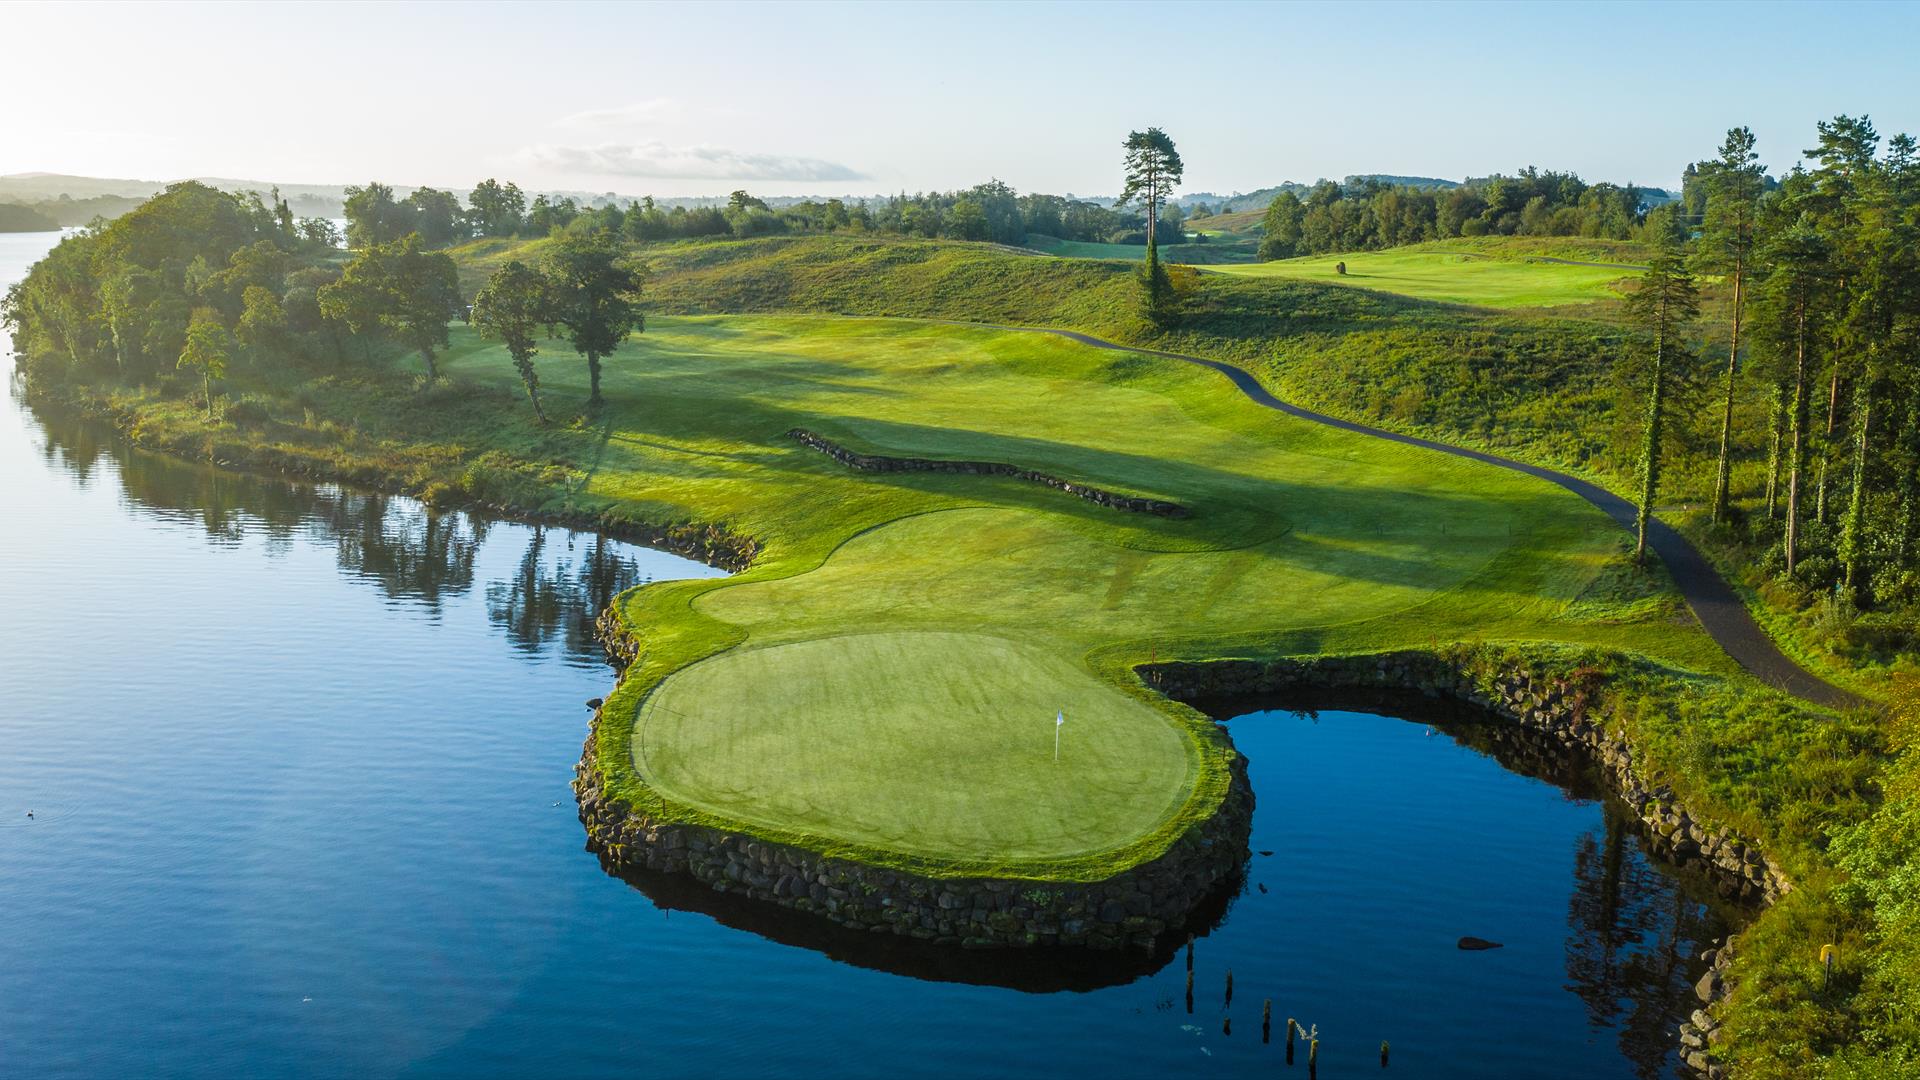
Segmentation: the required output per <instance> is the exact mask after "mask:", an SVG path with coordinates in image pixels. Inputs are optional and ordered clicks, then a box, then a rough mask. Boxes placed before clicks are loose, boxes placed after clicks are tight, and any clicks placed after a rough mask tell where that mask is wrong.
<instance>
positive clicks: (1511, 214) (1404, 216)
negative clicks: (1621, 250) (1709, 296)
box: [1260, 167, 1685, 259]
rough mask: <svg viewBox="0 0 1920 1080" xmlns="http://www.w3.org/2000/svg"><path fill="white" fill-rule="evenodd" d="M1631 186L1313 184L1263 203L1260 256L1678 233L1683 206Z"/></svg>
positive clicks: (1523, 174)
mask: <svg viewBox="0 0 1920 1080" xmlns="http://www.w3.org/2000/svg"><path fill="white" fill-rule="evenodd" d="M1646 201H1647V200H1646V193H1645V192H1643V191H1642V190H1641V189H1640V188H1637V187H1635V186H1633V185H1631V184H1628V185H1625V186H1621V185H1616V184H1609V183H1599V184H1588V183H1587V182H1586V181H1584V180H1581V179H1580V178H1579V177H1578V176H1576V175H1574V174H1573V173H1563V172H1553V171H1551V170H1546V171H1543V170H1540V169H1536V168H1532V167H1528V168H1525V169H1522V170H1520V171H1519V173H1517V174H1516V175H1513V176H1500V175H1495V176H1490V177H1485V178H1482V179H1476V180H1469V181H1467V182H1466V183H1464V184H1462V185H1460V186H1458V187H1451V188H1435V187H1432V186H1430V185H1420V186H1415V185H1408V184H1395V183H1389V182H1385V181H1382V180H1379V179H1375V178H1371V177H1367V178H1360V179H1357V180H1355V181H1353V182H1351V183H1346V184H1340V183H1335V182H1334V181H1331V180H1322V181H1320V182H1319V183H1318V184H1316V185H1314V187H1313V189H1312V190H1310V191H1308V192H1307V194H1306V197H1305V198H1302V197H1301V196H1299V195H1296V194H1295V193H1293V192H1291V191H1282V192H1281V193H1280V194H1278V195H1276V196H1274V199H1273V202H1272V203H1271V204H1269V205H1268V207H1267V213H1266V217H1265V219H1264V220H1263V223H1262V224H1263V235H1262V237H1261V241H1260V257H1261V258H1262V259H1290V258H1293V257H1294V256H1297V255H1324V254H1328V253H1331V252H1336V251H1367V250H1374V249H1378V248H1388V247H1396V246H1399V245H1401V244H1418V243H1423V242H1425V241H1429V240H1446V239H1451V238H1453V237H1458V236H1578V237H1584V238H1587V239H1611V240H1630V239H1647V240H1651V241H1654V242H1663V241H1668V240H1675V239H1678V238H1680V237H1681V236H1682V235H1683V234H1684V231H1685V230H1684V226H1685V220H1684V208H1683V207H1673V206H1672V205H1671V204H1667V203H1662V204H1660V205H1658V206H1655V207H1652V208H1651V209H1648V208H1647V207H1646V206H1645V205H1644V204H1645V202H1646Z"/></svg>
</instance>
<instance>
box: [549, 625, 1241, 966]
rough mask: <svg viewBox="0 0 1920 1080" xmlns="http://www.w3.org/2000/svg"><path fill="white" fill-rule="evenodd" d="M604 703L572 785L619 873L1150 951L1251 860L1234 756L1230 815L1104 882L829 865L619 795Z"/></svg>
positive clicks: (612, 630)
mask: <svg viewBox="0 0 1920 1080" xmlns="http://www.w3.org/2000/svg"><path fill="white" fill-rule="evenodd" d="M610 616H611V613H609V615H607V616H602V619H601V621H600V623H599V627H600V630H601V634H602V639H603V641H604V642H605V644H606V646H607V653H608V655H609V656H610V657H612V658H613V659H614V662H615V663H616V664H619V665H622V672H621V674H622V676H623V677H624V675H625V667H624V665H625V664H627V663H628V662H630V661H631V660H632V659H633V657H634V656H635V655H637V653H638V650H639V646H638V643H637V641H636V640H635V639H634V637H633V635H632V634H630V633H628V632H627V631H626V629H625V628H624V627H623V626H621V625H620V622H619V619H618V618H617V616H612V617H610ZM605 709H606V705H605V704H604V703H601V704H599V705H596V707H595V709H594V714H593V723H592V725H591V727H590V729H589V730H588V732H587V741H586V745H585V747H584V748H583V750H582V752H581V758H580V763H579V765H578V766H576V767H575V769H574V781H573V790H574V794H575V796H576V797H577V798H578V799H579V804H580V821H581V823H582V824H583V825H584V826H585V827H586V831H587V846H588V847H589V848H590V849H592V850H593V851H595V852H596V853H598V854H599V855H600V856H601V857H602V859H604V860H605V861H606V863H607V864H608V865H609V866H610V867H612V868H614V869H615V870H647V871H656V872H666V873H676V874H685V875H688V876H690V877H692V878H694V879H695V880H697V881H701V882H704V883H706V884H707V885H709V886H710V887H711V888H713V889H714V890H715V891H716V892H729V893H736V894H740V895H744V896H748V897H751V898H753V899H756V900H763V901H766V902H768V903H771V904H778V905H780V906H782V907H787V908H792V909H794V910H796V911H804V912H808V913H810V914H813V915H817V916H820V917H822V918H825V919H828V920H831V921H833V922H836V923H839V924H841V925H842V926H847V927H852V928H855V929H860V930H866V931H870V932H873V933H892V934H898V935H901V936H904V937H910V938H915V939H918V940H921V941H930V942H933V943H935V944H938V945H955V946H960V947H964V948H1024V947H1035V946H1072V947H1083V948H1091V949H1121V948H1143V949H1152V948H1154V947H1156V946H1159V945H1164V944H1165V939H1166V936H1167V935H1168V934H1183V933H1185V932H1186V931H1187V929H1188V928H1189V927H1188V923H1189V920H1190V917H1191V916H1192V914H1193V913H1194V912H1195V911H1196V910H1198V909H1200V908H1201V907H1202V906H1203V905H1204V904H1205V902H1206V901H1207V900H1209V899H1210V898H1212V897H1214V896H1216V895H1217V894H1219V893H1220V892H1221V891H1223V890H1227V891H1232V890H1234V889H1236V888H1237V885H1238V882H1239V881H1240V880H1241V875H1242V874H1243V873H1244V869H1245V866H1246V863H1247V859H1248V857H1249V856H1250V855H1251V852H1250V851H1249V850H1248V848H1247V840H1248V837H1249V835H1250V834H1251V832H1252V828H1253V788H1252V785H1251V784H1250V783H1249V782H1248V780H1247V766H1246V760H1245V759H1244V758H1239V759H1236V760H1235V762H1234V764H1233V776H1232V780H1231V782H1230V783H1229V785H1228V790H1227V794H1226V797H1225V799H1224V800H1223V802H1222V804H1221V806H1220V809H1219V810H1218V812H1216V813H1215V814H1214V815H1213V816H1211V817H1209V818H1208V819H1207V820H1206V821H1205V822H1204V823H1202V824H1200V825H1198V826H1196V827H1195V828H1193V829H1191V830H1189V831H1188V832H1187V833H1186V834H1185V835H1183V836H1181V837H1180V838H1179V839H1177V840H1175V841H1174V842H1173V844H1172V845H1171V846H1170V847H1168V849H1167V850H1166V852H1165V853H1163V854H1162V855H1160V857H1158V858H1156V859H1154V860H1152V861H1151V862H1147V863H1143V864H1141V865H1139V866H1137V867H1134V868H1133V869H1131V870H1128V871H1125V872H1124V873H1120V874H1116V875H1114V876H1113V877H1111V878H1107V879H1105V880H1103V881H1092V882H1078V881H1039V880H1029V879H1019V878H991V877H971V878H945V877H931V876H925V875H920V874H914V873H910V872H907V871H904V870H891V869H883V868H880V867H875V866H868V865H865V864H862V863H858V862H853V861H849V860H846V859H837V858H831V857H828V856H824V855H821V854H819V853H817V852H813V851H809V850H806V849H804V848H800V847H795V846H792V845H789V844H778V843H773V842H770V841H766V840H761V839H759V838H757V837H754V836H752V835H749V834H746V833H742V832H737V831H731V830H726V829H718V828H713V827H710V826H706V825H698V824H688V823H684V822H673V821H659V820H655V819H652V818H650V817H648V816H647V815H646V814H645V813H643V812H641V811H639V810H636V809H634V808H633V807H631V806H629V805H627V804H625V803H623V802H622V801H620V800H618V799H614V798H610V797H608V796H607V794H606V792H605V790H604V774H603V773H602V772H601V769H600V765H599V760H598V754H599V732H600V723H601V721H602V719H603V716H602V714H603V712H604V710H605Z"/></svg>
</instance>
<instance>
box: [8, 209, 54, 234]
mask: <svg viewBox="0 0 1920 1080" xmlns="http://www.w3.org/2000/svg"><path fill="white" fill-rule="evenodd" d="M59 228H60V223H59V222H57V221H55V220H53V219H52V218H50V217H48V216H47V215H45V214H43V213H41V212H40V211H38V210H36V209H34V208H33V207H31V206H22V205H20V204H19V203H0V233H21V232H56V231H58V230H59Z"/></svg>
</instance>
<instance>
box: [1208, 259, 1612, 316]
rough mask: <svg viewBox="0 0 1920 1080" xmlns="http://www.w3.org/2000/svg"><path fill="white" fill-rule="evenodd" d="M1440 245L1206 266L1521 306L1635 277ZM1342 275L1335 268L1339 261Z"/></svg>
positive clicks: (1595, 291) (1585, 297) (1596, 296)
mask: <svg viewBox="0 0 1920 1080" xmlns="http://www.w3.org/2000/svg"><path fill="white" fill-rule="evenodd" d="M1464 248H1465V245H1461V244H1453V243H1442V244H1429V245H1420V246H1418V247H1409V248H1393V249H1390V250H1387V251H1356V252H1351V253H1349V254H1344V255H1312V256H1307V257H1305V258H1299V259H1280V260H1277V261H1274V262H1263V263H1247V264H1233V265H1225V266H1218V267H1212V268H1209V272H1211V273H1221V274H1242V275H1248V276H1259V277H1285V278H1298V279H1300V280H1303V281H1314V282H1319V283H1322V284H1329V285H1344V286H1348V287H1351V288H1358V289H1377V290H1379V291H1381V292H1390V293H1398V294H1399V295H1401V296H1411V297H1415V298H1418V299H1421V300H1439V301H1442V302H1445V303H1453V304H1474V305H1478V306H1482V307H1497V308H1527V307H1558V306H1561V305H1564V304H1584V303H1590V302H1592V301H1595V300H1607V299H1615V298H1618V297H1619V296H1620V292H1619V289H1618V285H1619V283H1620V282H1622V281H1623V280H1626V279H1630V278H1633V277H1635V276H1637V275H1638V272H1639V271H1638V268H1637V267H1635V266H1631V265H1595V266H1583V265H1575V264H1574V263H1571V262H1553V261H1547V260H1546V259H1545V258H1541V257H1527V256H1520V255H1514V256H1508V255H1503V254H1494V255H1490V254H1483V253H1480V252H1476V251H1471V250H1465V249H1464ZM1342 262H1344V263H1346V264H1347V272H1346V274H1345V275H1341V274H1339V273H1337V272H1335V270H1334V267H1335V265H1336V264H1338V263H1342Z"/></svg>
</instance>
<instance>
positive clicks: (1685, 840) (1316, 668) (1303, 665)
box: [1137, 651, 1793, 1080]
mask: <svg viewBox="0 0 1920 1080" xmlns="http://www.w3.org/2000/svg"><path fill="white" fill-rule="evenodd" d="M1137 670H1138V671H1139V673H1140V675H1141V677H1142V678H1143V679H1144V680H1145V681H1146V683H1147V685H1149V686H1152V687H1154V688H1155V689H1157V690H1159V691H1160V692H1161V693H1163V694H1166V695H1167V696H1169V697H1172V698H1174V699H1176V700H1180V701H1186V702H1196V701H1209V700H1213V701H1218V700H1230V699H1234V698H1249V699H1263V700H1268V701H1272V700H1282V701H1284V700H1286V699H1287V698H1288V697H1289V696H1290V695H1292V696H1299V695H1304V694H1308V693H1311V692H1314V691H1322V692H1324V691H1330V690H1331V691H1342V690H1346V691H1378V690H1391V691H1404V692H1411V693H1417V694H1420V695H1422V696H1423V697H1427V698H1433V699H1439V700H1444V701H1451V702H1454V703H1458V704H1462V705H1467V706H1471V707H1472V708H1473V709H1474V710H1475V711H1476V712H1477V713H1478V714H1480V715H1481V716H1482V718H1483V719H1486V720H1490V721H1493V722H1495V723H1506V724H1511V725H1515V726H1517V727H1519V728H1522V729H1525V730H1527V731H1529V732H1532V733H1534V735H1535V736H1536V737H1540V738H1544V739H1547V740H1550V741H1551V742H1553V743H1557V744H1559V745H1561V746H1563V747H1565V748H1567V749H1569V750H1572V751H1575V752H1578V753H1583V754H1585V755H1587V756H1588V757H1589V758H1590V759H1591V760H1592V761H1593V762H1595V763H1596V764H1597V765H1598V766H1599V770H1600V773H1601V775H1602V776H1603V778H1604V779H1605V781H1606V783H1607V785H1608V786H1609V787H1610V788H1611V789H1612V791H1613V793H1614V794H1616V795H1618V796H1619V797H1620V799H1621V800H1622V801H1623V802H1625V803H1626V805H1627V806H1628V807H1630V808H1631V809H1632V810H1633V812H1634V814H1635V815H1636V816H1637V818H1638V821H1639V825H1640V828H1641V832H1642V835H1643V837H1644V838H1645V840H1646V843H1647V847H1648V850H1650V851H1651V852H1652V853H1653V854H1655V855H1657V856H1659V857H1661V858H1662V859H1665V860H1666V861H1668V862H1671V863H1673V864H1675V865H1678V866H1682V867H1689V868H1693V869H1696V870H1699V871H1701V872H1703V873H1704V874H1705V875H1706V877H1707V879H1708V880H1710V881H1712V882H1713V884H1714V886H1715V888H1716V889H1717V891H1719V893H1720V894H1721V895H1722V896H1723V897H1727V898H1729V899H1736V900H1740V901H1744V902H1748V903H1757V904H1771V903H1773V902H1774V901H1775V900H1777V899H1779V898H1780V897H1781V896H1783V895H1785V894H1787V893H1788V892H1791V891H1792V889H1793V883H1792V881H1791V880H1790V879H1789V878H1788V877H1787V876H1786V874H1785V873H1784V872H1782V871H1781V869H1780V868H1779V866H1778V865H1776V864H1775V863H1774V862H1772V861H1771V860H1770V859H1769V858H1768V857H1767V856H1766V854H1765V853H1764V852H1762V851H1761V850H1760V848H1759V847H1758V845H1756V844H1755V843H1753V842H1752V841H1750V840H1747V839H1744V838H1742V837H1740V836H1739V835H1738V834H1736V833H1735V832H1733V831H1732V830H1731V829H1727V828H1720V827H1715V826H1714V825H1712V824H1711V823H1709V822H1707V821H1706V820H1704V819H1701V818H1698V817H1696V816H1694V815H1693V814H1692V813H1690V812H1689V811H1688V810H1687V809H1686V808H1685V807H1683V806H1681V805H1680V804H1679V803H1678V802H1677V801H1676V800H1675V798H1674V793H1673V791H1672V790H1671V789H1670V788H1665V787H1655V786H1651V785H1649V784H1647V783H1646V782H1645V781H1644V780H1643V779H1642V778H1641V777H1640V776H1639V774H1638V773H1636V772H1635V769H1634V755H1633V748H1632V747H1631V746H1630V745H1629V744H1628V743H1627V741H1626V740H1625V739H1624V738H1622V737H1620V736H1618V735H1616V734H1610V733H1609V732H1608V731H1607V730H1606V725H1605V724H1604V723H1603V722H1602V718H1601V717H1598V716H1594V715H1591V714H1590V713H1589V706H1590V705H1594V704H1595V698H1596V697H1597V696H1598V695H1597V693H1596V691H1597V690H1598V689H1599V688H1598V687H1597V686H1596V685H1594V684H1593V683H1591V682H1580V681H1577V680H1574V679H1570V678H1566V677H1556V676H1553V675H1550V674H1547V673H1544V672H1537V671H1530V670H1526V669H1524V668H1513V669H1508V670H1505V671H1502V672H1501V673H1499V674H1498V675H1497V676H1496V677H1494V678H1493V679H1492V680H1491V681H1490V684H1485V683H1482V682H1480V681H1477V680H1475V679H1474V678H1473V677H1472V675H1471V674H1470V673H1468V672H1466V671H1463V670H1461V669H1460V668H1459V667H1458V666H1456V665H1455V664H1454V663H1452V662H1450V661H1449V660H1447V659H1446V658H1445V657H1443V656H1438V655H1435V654H1433V653H1429V652H1419V651H1405V652H1396V653H1384V654H1376V655H1370V656H1353V657H1316V658H1311V659H1301V660H1294V659H1282V660H1273V661H1255V660H1219V661H1210V662H1199V663H1187V662H1168V663H1159V664H1152V665H1147V666H1144V667H1142V668H1139V669H1137ZM1736 945H1737V939H1728V940H1726V941H1722V942H1720V943H1718V944H1717V946H1716V947H1715V948H1714V949H1712V950H1709V951H1708V953H1706V954H1705V955H1703V956H1702V957H1701V959H1702V960H1706V961H1708V962H1710V964H1711V969H1710V970H1709V971H1708V972H1707V974H1706V975H1705V976H1704V977H1702V978H1701V980H1700V982H1699V984H1698V985H1697V986H1696V987H1695V995H1696V996H1697V997H1698V998H1699V999H1700V1001H1701V1006H1702V1007H1701V1008H1699V1009H1696V1010H1694V1012H1693V1015H1692V1016H1691V1017H1690V1018H1689V1020H1688V1021H1687V1022H1685V1023H1683V1024H1682V1025H1681V1026H1680V1030H1679V1039H1680V1044H1681V1048H1680V1056H1681V1060H1682V1062H1683V1063H1684V1064H1685V1066H1686V1067H1687V1068H1688V1069H1690V1070H1691V1071H1692V1072H1693V1073H1695V1074H1696V1075H1698V1076H1701V1077H1705V1078H1707V1080H1723V1078H1724V1077H1725V1075H1726V1070H1725V1067H1724V1065H1722V1064H1721V1063H1720V1062H1719V1061H1718V1060H1717V1059H1716V1058H1715V1057H1714V1055H1713V1053H1712V1044H1713V1043H1714V1042H1715V1040H1716V1039H1717V1036H1718V1032H1719V1023H1718V1021H1716V1020H1715V1019H1714V1018H1713V1016H1712V1015H1711V1012H1710V1010H1711V1008H1712V1006H1713V1003H1714V1002H1716V1001H1719V1000H1720V999H1721V998H1723V997H1725V996H1726V994H1727V992H1728V988H1729V984H1728V979H1727V971H1728V968H1729V965H1730V962H1731V959H1732V955H1733V952H1734V949H1735V947H1736Z"/></svg>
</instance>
